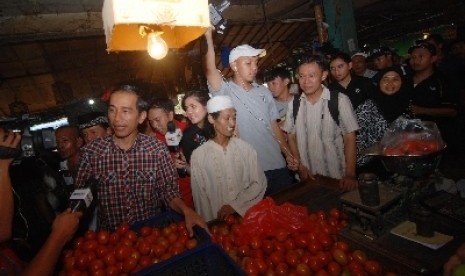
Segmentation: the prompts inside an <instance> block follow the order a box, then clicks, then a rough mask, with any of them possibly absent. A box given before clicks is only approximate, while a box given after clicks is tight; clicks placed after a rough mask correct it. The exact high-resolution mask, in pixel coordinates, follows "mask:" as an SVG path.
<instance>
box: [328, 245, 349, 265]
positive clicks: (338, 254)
mask: <svg viewBox="0 0 465 276" xmlns="http://www.w3.org/2000/svg"><path fill="white" fill-rule="evenodd" d="M332 255H333V259H334V260H335V261H336V262H337V263H338V264H340V265H346V264H347V263H348V260H347V255H346V253H345V252H344V251H342V250H341V249H339V248H335V249H333V251H332Z"/></svg>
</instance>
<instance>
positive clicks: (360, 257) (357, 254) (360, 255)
mask: <svg viewBox="0 0 465 276" xmlns="http://www.w3.org/2000/svg"><path fill="white" fill-rule="evenodd" d="M351 255H352V259H354V260H355V261H358V262H359V263H361V264H363V263H365V262H366V260H367V255H366V254H365V252H363V251H362V250H358V249H357V250H354V251H353V252H352V254H351Z"/></svg>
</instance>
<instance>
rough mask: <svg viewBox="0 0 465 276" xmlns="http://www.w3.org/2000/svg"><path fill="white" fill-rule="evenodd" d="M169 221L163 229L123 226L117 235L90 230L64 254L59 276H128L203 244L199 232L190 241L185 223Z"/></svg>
mask: <svg viewBox="0 0 465 276" xmlns="http://www.w3.org/2000/svg"><path fill="white" fill-rule="evenodd" d="M169 221H171V220H168V221H167V222H166V224H165V225H164V226H155V225H156V224H155V225H151V224H150V221H147V222H146V223H148V224H146V225H143V224H140V225H139V226H138V227H134V226H132V227H130V226H129V225H128V224H126V223H124V224H121V225H119V226H118V227H117V229H116V231H114V232H108V231H104V230H102V231H98V232H94V231H90V230H89V231H87V232H86V233H85V234H84V236H82V237H78V238H76V239H75V240H74V241H73V245H72V248H71V249H68V250H65V251H64V252H63V256H62V260H63V269H62V271H61V272H60V275H128V274H131V273H134V272H137V271H140V270H142V269H144V268H147V267H149V266H152V265H155V264H158V263H160V262H163V261H165V260H168V259H170V258H171V257H173V256H176V255H178V254H180V253H182V252H184V251H187V250H192V249H193V248H196V247H197V246H198V245H199V244H200V243H203V242H204V240H202V239H203V238H199V234H198V233H197V231H196V235H195V237H192V238H191V237H189V233H188V231H187V228H186V225H185V222H184V221H177V222H175V221H171V222H169ZM205 235H207V234H206V233H205Z"/></svg>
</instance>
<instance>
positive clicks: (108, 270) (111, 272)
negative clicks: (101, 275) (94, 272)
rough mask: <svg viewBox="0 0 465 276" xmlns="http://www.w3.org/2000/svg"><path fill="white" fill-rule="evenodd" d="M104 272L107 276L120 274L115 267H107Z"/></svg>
mask: <svg viewBox="0 0 465 276" xmlns="http://www.w3.org/2000/svg"><path fill="white" fill-rule="evenodd" d="M105 271H106V273H107V276H117V275H119V274H120V270H119V269H118V268H117V267H116V266H115V265H111V266H107V268H106V269H105Z"/></svg>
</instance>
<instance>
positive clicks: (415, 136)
mask: <svg viewBox="0 0 465 276" xmlns="http://www.w3.org/2000/svg"><path fill="white" fill-rule="evenodd" d="M444 146H445V144H444V141H443V140H442V137H441V133H440V132H439V129H438V127H437V126H436V124H435V123H434V122H430V121H421V120H419V119H407V118H404V117H399V118H398V119H397V120H395V121H394V122H392V124H391V125H390V126H389V128H388V129H387V130H386V133H385V134H384V136H383V139H382V140H381V147H382V154H383V155H385V156H421V155H426V154H430V153H434V152H437V151H440V150H442V149H443V148H444Z"/></svg>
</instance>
